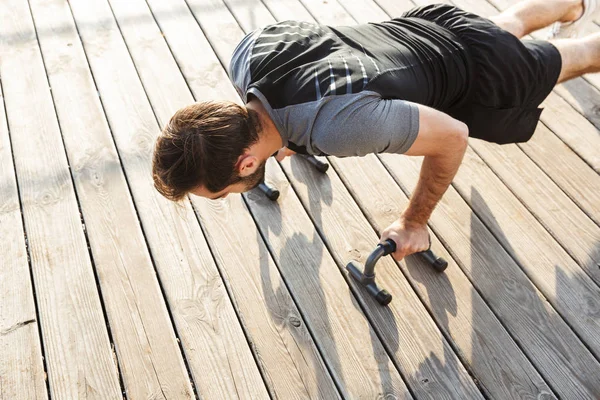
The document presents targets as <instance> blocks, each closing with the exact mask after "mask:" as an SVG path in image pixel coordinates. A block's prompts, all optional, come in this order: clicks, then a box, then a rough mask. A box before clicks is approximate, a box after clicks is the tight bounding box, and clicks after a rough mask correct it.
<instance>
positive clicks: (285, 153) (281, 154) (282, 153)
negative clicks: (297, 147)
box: [275, 147, 296, 161]
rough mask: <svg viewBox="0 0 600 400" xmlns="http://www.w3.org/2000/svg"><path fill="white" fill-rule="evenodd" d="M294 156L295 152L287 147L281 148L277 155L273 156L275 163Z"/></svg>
mask: <svg viewBox="0 0 600 400" xmlns="http://www.w3.org/2000/svg"><path fill="white" fill-rule="evenodd" d="M294 154H296V152H295V151H293V150H290V149H288V148H287V147H282V148H281V149H279V151H277V155H276V156H275V159H276V160H277V161H283V159H284V158H286V157H287V156H291V155H294Z"/></svg>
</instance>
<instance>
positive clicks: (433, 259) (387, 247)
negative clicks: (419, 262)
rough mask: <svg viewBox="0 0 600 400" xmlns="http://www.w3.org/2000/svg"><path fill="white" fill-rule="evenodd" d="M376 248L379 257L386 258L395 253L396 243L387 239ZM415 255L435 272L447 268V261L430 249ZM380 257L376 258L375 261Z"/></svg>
mask: <svg viewBox="0 0 600 400" xmlns="http://www.w3.org/2000/svg"><path fill="white" fill-rule="evenodd" d="M377 247H378V248H381V250H382V254H381V256H387V255H388V254H392V253H393V252H395V251H396V242H394V241H393V240H392V239H387V240H386V241H385V242H383V243H379V244H378V245H377ZM417 254H418V255H420V256H421V257H423V258H424V259H425V261H427V262H428V263H429V264H430V265H431V266H432V267H433V268H434V269H435V270H436V271H439V272H442V271H444V270H445V269H446V268H447V267H448V261H446V260H444V259H443V258H442V257H438V256H436V255H435V254H434V253H433V251H431V249H427V250H425V251H421V252H418V253H417ZM381 256H379V257H377V259H379V258H380V257H381ZM369 258H370V257H369ZM375 261H377V260H375ZM367 263H368V261H367Z"/></svg>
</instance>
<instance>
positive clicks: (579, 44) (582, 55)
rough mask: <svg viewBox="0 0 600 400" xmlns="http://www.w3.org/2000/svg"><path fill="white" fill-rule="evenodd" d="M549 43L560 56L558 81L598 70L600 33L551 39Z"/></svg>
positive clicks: (599, 65) (599, 68) (599, 66)
mask: <svg viewBox="0 0 600 400" xmlns="http://www.w3.org/2000/svg"><path fill="white" fill-rule="evenodd" d="M551 43H552V44H553V45H554V46H556V48H557V49H558V51H559V52H560V55H561V58H562V69H561V70H560V75H559V77H558V83H561V82H564V81H568V80H569V79H573V78H576V77H578V76H581V75H583V74H589V73H592V72H600V33H596V34H594V35H590V36H586V37H583V38H581V39H558V40H552V41H551Z"/></svg>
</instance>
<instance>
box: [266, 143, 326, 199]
mask: <svg viewBox="0 0 600 400" xmlns="http://www.w3.org/2000/svg"><path fill="white" fill-rule="evenodd" d="M275 155H277V153H275V154H273V156H275ZM298 155H300V156H302V158H304V159H305V160H306V161H308V162H309V163H311V164H312V165H314V167H315V168H316V169H317V171H319V172H320V173H322V174H324V173H325V172H327V170H328V169H329V164H327V163H326V162H323V161H321V160H317V158H315V156H311V155H308V154H300V153H298ZM258 188H259V189H260V190H261V192H263V193H264V194H265V196H267V198H268V199H269V200H272V201H275V200H277V199H278V198H279V190H277V189H275V188H272V187H270V186H269V185H267V184H266V183H265V182H261V183H259V184H258Z"/></svg>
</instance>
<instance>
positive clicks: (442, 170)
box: [400, 140, 466, 226]
mask: <svg viewBox="0 0 600 400" xmlns="http://www.w3.org/2000/svg"><path fill="white" fill-rule="evenodd" d="M465 150H466V140H465V141H464V142H462V143H459V144H457V145H455V146H450V147H449V148H447V149H446V151H447V152H446V153H444V154H443V155H437V156H426V157H425V158H424V160H423V164H422V166H421V173H420V176H419V181H418V183H417V187H416V188H415V190H414V192H413V194H412V196H411V198H410V201H409V203H408V206H407V208H406V209H405V210H404V212H403V213H402V216H401V217H400V218H401V219H402V220H403V222H404V224H405V225H421V226H422V225H425V224H427V221H428V220H429V217H430V216H431V213H432V212H433V210H434V208H435V206H436V205H437V203H438V202H439V201H440V199H441V198H442V196H443V195H444V193H445V192H446V190H447V189H448V186H449V185H450V183H451V182H452V179H454V176H455V175H456V172H457V171H458V168H459V167H460V164H461V162H462V159H463V156H464V153H465Z"/></svg>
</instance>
